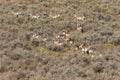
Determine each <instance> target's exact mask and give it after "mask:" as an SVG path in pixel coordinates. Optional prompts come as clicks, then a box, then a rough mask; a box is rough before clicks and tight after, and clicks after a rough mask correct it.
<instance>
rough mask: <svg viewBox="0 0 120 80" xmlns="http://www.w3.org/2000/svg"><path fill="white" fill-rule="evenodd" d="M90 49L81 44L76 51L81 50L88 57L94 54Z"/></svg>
mask: <svg viewBox="0 0 120 80" xmlns="http://www.w3.org/2000/svg"><path fill="white" fill-rule="evenodd" d="M90 48H91V47H90V46H88V47H86V44H82V45H80V46H79V47H78V49H81V50H82V52H83V53H84V54H88V55H89V54H93V53H94V51H93V50H92V49H90Z"/></svg>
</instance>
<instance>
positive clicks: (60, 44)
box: [54, 40, 63, 46]
mask: <svg viewBox="0 0 120 80" xmlns="http://www.w3.org/2000/svg"><path fill="white" fill-rule="evenodd" d="M54 44H55V45H57V46H62V45H63V43H61V42H60V41H58V40H55V41H54Z"/></svg>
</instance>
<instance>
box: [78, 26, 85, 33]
mask: <svg viewBox="0 0 120 80" xmlns="http://www.w3.org/2000/svg"><path fill="white" fill-rule="evenodd" d="M77 30H79V31H80V32H82V33H83V32H84V31H83V28H82V27H81V26H80V25H79V24H77Z"/></svg>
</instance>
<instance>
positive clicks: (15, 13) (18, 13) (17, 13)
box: [11, 11, 21, 16]
mask: <svg viewBox="0 0 120 80" xmlns="http://www.w3.org/2000/svg"><path fill="white" fill-rule="evenodd" d="M11 13H12V14H13V15H14V16H18V15H20V14H21V12H14V11H12V12H11Z"/></svg>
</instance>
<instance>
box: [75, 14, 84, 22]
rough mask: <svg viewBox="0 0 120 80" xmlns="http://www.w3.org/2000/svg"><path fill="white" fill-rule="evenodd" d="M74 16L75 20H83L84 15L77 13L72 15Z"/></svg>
mask: <svg viewBox="0 0 120 80" xmlns="http://www.w3.org/2000/svg"><path fill="white" fill-rule="evenodd" d="M74 17H75V18H76V19H77V20H82V21H83V20H84V19H85V17H84V16H77V15H74Z"/></svg>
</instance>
